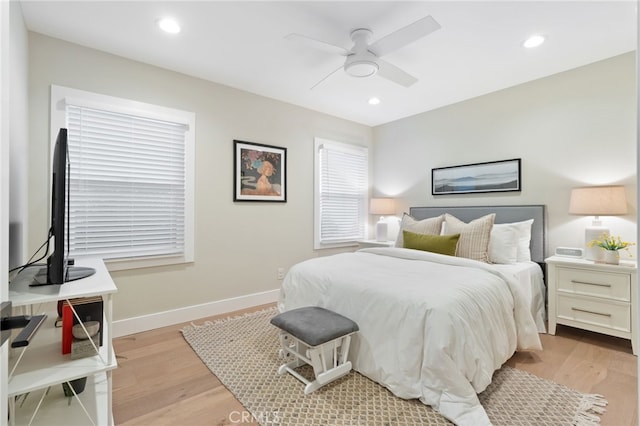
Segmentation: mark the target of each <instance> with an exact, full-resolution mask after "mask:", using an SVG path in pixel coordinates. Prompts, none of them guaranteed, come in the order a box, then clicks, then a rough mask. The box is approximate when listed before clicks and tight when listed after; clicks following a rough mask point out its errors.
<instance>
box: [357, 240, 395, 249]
mask: <svg viewBox="0 0 640 426" xmlns="http://www.w3.org/2000/svg"><path fill="white" fill-rule="evenodd" d="M358 245H359V246H360V248H367V247H394V246H395V245H396V242H395V241H377V240H360V241H358Z"/></svg>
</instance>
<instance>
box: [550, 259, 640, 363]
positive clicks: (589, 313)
mask: <svg viewBox="0 0 640 426" xmlns="http://www.w3.org/2000/svg"><path fill="white" fill-rule="evenodd" d="M545 262H546V263H547V266H548V267H547V273H548V280H547V285H548V297H549V334H556V324H563V325H569V326H571V327H577V328H582V329H584V330H590V331H595V332H598V333H604V334H608V335H611V336H617V337H622V338H625V339H631V348H632V350H633V354H634V355H637V354H638V326H637V323H636V321H637V319H636V318H637V309H638V287H637V286H638V278H637V275H638V274H637V271H638V268H637V265H636V263H635V262H632V261H621V262H620V265H608V264H605V263H596V262H593V261H590V260H585V259H574V258H569V257H561V256H551V257H549V258H548V259H546V260H545Z"/></svg>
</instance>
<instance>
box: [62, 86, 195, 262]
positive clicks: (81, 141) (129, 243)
mask: <svg viewBox="0 0 640 426" xmlns="http://www.w3.org/2000/svg"><path fill="white" fill-rule="evenodd" d="M51 126H52V128H51V135H53V136H52V137H55V135H57V132H58V129H59V128H60V127H66V128H67V129H68V144H69V162H70V165H71V166H70V173H69V178H68V179H69V181H68V186H69V211H68V213H67V214H68V221H69V229H68V231H67V232H68V233H69V255H70V256H71V257H73V256H96V257H101V258H103V259H105V260H106V261H108V262H109V267H110V269H112V270H114V269H126V268H131V267H142V266H155V265H165V264H171V263H181V262H190V261H193V180H194V178H193V169H194V166H193V161H194V156H193V152H194V134H195V114H193V113H190V112H186V111H179V110H173V109H170V108H165V107H159V106H155V105H149V104H144V103H140V102H134V101H129V100H126V99H120V98H113V97H110V96H104V95H98V94H94V93H89V92H83V91H79V90H75V89H69V88H66V87H60V86H52V88H51Z"/></svg>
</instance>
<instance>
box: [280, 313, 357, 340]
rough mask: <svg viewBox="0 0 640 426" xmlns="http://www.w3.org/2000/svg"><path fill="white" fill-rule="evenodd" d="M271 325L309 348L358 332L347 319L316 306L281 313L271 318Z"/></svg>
mask: <svg viewBox="0 0 640 426" xmlns="http://www.w3.org/2000/svg"><path fill="white" fill-rule="evenodd" d="M271 324H273V325H275V326H276V327H278V328H280V329H282V330H284V331H286V332H287V333H289V334H291V335H292V336H294V337H296V338H298V339H300V340H302V341H303V342H304V343H306V344H307V345H309V346H318V345H321V344H323V343H326V342H328V341H331V340H333V339H337V338H338V337H341V336H344V335H346V334H349V333H353V332H355V331H358V324H356V323H355V322H353V321H351V320H350V319H349V318H347V317H345V316H342V315H340V314H337V313H335V312H333V311H330V310H328V309H324V308H320V307H318V306H306V307H304V308H298V309H293V310H291V311H287V312H283V313H281V314H279V315H276V316H275V317H273V318H272V319H271Z"/></svg>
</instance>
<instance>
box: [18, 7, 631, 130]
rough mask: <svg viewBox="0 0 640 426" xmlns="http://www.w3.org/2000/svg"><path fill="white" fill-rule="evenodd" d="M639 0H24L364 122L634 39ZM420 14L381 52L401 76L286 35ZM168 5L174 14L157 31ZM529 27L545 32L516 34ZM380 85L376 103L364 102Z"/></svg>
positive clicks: (377, 27) (61, 27)
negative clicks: (351, 72)
mask: <svg viewBox="0 0 640 426" xmlns="http://www.w3.org/2000/svg"><path fill="white" fill-rule="evenodd" d="M635 7H636V2H635V1H629V0H627V1H617V2H616V1H600V2H598V1H566V2H564V1H528V2H527V1H515V0H514V1H492V2H488V1H466V2H463V1H440V2H434V1H413V2H400V1H374V2H365V1H350V2H346V1H342V2H325V1H320V2H310V1H289V2H272V1H258V2H247V1H234V2H231V1H227V2H222V1H193V2H191V1H174V2H161V1H139V2H133V1H104V2H97V1H69V2H60V1H51V0H50V1H42V2H41V1H31V0H23V1H22V9H23V13H24V19H25V23H26V26H27V28H28V29H29V30H31V31H35V32H39V33H42V34H46V35H49V36H52V37H56V38H60V39H63V40H67V41H70V42H73V43H77V44H80V45H84V46H88V47H91V48H94V49H98V50H103V51H105V52H109V53H113V54H116V55H120V56H123V57H126V58H130V59H134V60H137V61H141V62H145V63H148V64H152V65H156V66H159V67H163V68H167V69H170V70H174V71H178V72H181V73H184V74H188V75H192V76H195V77H199V78H203V79H206V80H210V81H214V82H217V83H221V84H224V85H228V86H231V87H235V88H238V89H242V90H246V91H248V92H252V93H256V94H259V95H263V96H267V97H270V98H274V99H279V100H282V101H285V102H289V103H292V104H295V105H299V106H303V107H306V108H309V109H313V110H316V111H321V112H324V113H327V114H331V115H334V116H338V117H342V118H345V119H348V120H353V121H356V122H359V123H363V124H366V125H370V126H375V125H379V124H383V123H386V122H389V121H393V120H397V119H399V118H402V117H407V116H410V115H414V114H417V113H420V112H423V111H427V110H431V109H435V108H438V107H441V106H444V105H448V104H451V103H454V102H459V101H461V100H464V99H469V98H472V97H475V96H479V95H482V94H485V93H489V92H493V91H496V90H500V89H503V88H506V87H509V86H513V85H516V84H520V83H523V82H526V81H530V80H534V79H537V78H541V77H544V76H547V75H550V74H554V73H557V72H561V71H565V70H568V69H571V68H575V67H578V66H581V65H585V64H588V63H592V62H595V61H598V60H601V59H605V58H608V57H612V56H615V55H619V54H622V53H625V52H629V51H632V50H635V49H636V11H635ZM426 15H432V16H433V17H434V18H435V19H436V21H438V22H439V23H440V25H441V26H442V28H441V29H439V30H437V31H436V32H434V33H432V34H430V35H428V36H426V37H424V38H422V39H420V40H418V41H416V42H414V43H412V44H410V45H407V46H405V47H403V48H402V49H400V50H398V51H396V52H393V53H390V54H388V55H386V56H385V57H384V59H385V60H387V61H388V62H391V63H392V64H394V65H396V66H398V67H400V68H402V69H403V70H405V71H406V72H408V73H410V74H412V75H413V76H415V77H417V78H418V82H417V83H416V84H414V85H413V86H411V87H409V88H405V87H402V86H399V85H396V84H394V83H392V82H390V81H387V80H385V79H383V78H381V77H379V76H373V77H369V78H355V77H351V76H348V75H346V74H345V73H344V72H343V71H339V72H337V73H335V74H333V75H332V76H331V77H329V78H328V79H327V80H326V81H324V82H323V83H322V84H320V85H319V86H317V87H316V88H315V89H313V90H310V88H311V87H312V86H313V85H314V84H316V83H317V82H318V81H320V80H321V79H322V78H323V77H325V76H326V75H327V74H329V73H330V72H331V71H333V70H335V69H336V68H338V67H339V66H340V65H341V64H342V63H343V62H344V58H343V57H340V56H333V55H330V54H328V53H324V52H321V51H316V50H313V49H310V48H308V47H306V46H301V45H300V44H297V43H294V42H291V41H288V40H286V39H285V38H284V37H285V36H286V35H287V34H289V33H298V34H303V35H306V36H309V37H313V38H315V39H318V40H323V41H326V42H329V43H332V44H335V45H338V46H343V47H345V48H350V47H351V45H352V42H351V40H350V38H349V34H350V32H351V30H353V29H355V28H362V27H365V28H369V29H370V30H372V31H373V37H372V41H375V40H377V39H379V38H381V37H383V36H385V35H387V34H389V33H391V32H393V31H395V30H397V29H399V28H401V27H404V26H406V25H408V24H410V23H412V22H414V21H416V20H418V19H420V18H422V17H424V16H426ZM164 16H172V17H174V18H176V19H177V20H178V21H179V22H180V24H181V25H182V32H181V33H180V34H177V35H169V34H165V33H162V32H161V31H160V30H159V29H158V28H157V26H156V21H157V20H158V19H159V18H161V17H164ZM533 33H539V34H543V35H545V36H546V37H547V41H546V43H545V44H543V45H542V46H541V47H539V48H537V49H524V48H523V47H522V46H521V44H522V42H523V41H524V39H525V38H526V37H527V36H529V35H530V34H533ZM371 96H377V97H379V98H380V99H381V101H382V102H381V103H380V104H379V105H377V106H371V105H368V103H367V100H368V99H369V98H370V97H371Z"/></svg>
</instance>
